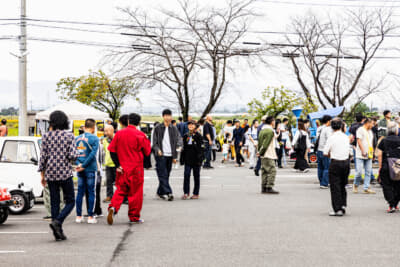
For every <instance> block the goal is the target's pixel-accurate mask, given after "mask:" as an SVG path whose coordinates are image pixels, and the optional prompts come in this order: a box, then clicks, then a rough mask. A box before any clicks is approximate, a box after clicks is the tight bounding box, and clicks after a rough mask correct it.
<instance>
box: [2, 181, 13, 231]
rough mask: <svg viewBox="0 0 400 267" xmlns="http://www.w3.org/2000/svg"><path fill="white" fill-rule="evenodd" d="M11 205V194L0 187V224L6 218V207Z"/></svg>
mask: <svg viewBox="0 0 400 267" xmlns="http://www.w3.org/2000/svg"><path fill="white" fill-rule="evenodd" d="M12 204H13V201H12V200H11V194H10V192H8V189H7V188H6V187H2V186H0V224H3V223H4V222H5V221H6V220H7V218H8V207H9V206H11V205H12Z"/></svg>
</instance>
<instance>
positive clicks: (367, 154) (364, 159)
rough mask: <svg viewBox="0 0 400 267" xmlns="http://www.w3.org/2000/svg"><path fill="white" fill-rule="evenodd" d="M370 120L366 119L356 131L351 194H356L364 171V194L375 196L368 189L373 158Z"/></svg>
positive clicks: (373, 192)
mask: <svg viewBox="0 0 400 267" xmlns="http://www.w3.org/2000/svg"><path fill="white" fill-rule="evenodd" d="M371 128H372V122H371V119H369V118H366V119H365V122H364V125H363V126H362V127H360V128H358V130H357V133H356V134H357V149H356V159H355V160H356V162H357V167H356V175H355V178H354V184H353V193H358V186H359V185H360V182H361V175H362V171H363V169H364V172H365V175H364V191H363V192H364V193H365V194H375V191H373V190H371V189H370V188H369V186H370V181H371V165H372V158H373V157H374V149H373V147H372V138H373V133H372V131H371Z"/></svg>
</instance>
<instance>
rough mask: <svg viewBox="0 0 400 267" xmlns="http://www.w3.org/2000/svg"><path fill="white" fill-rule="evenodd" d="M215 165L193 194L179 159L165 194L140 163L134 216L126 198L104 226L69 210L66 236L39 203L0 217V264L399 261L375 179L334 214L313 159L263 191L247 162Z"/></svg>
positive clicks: (391, 220) (397, 230)
mask: <svg viewBox="0 0 400 267" xmlns="http://www.w3.org/2000/svg"><path fill="white" fill-rule="evenodd" d="M214 166H215V169H213V170H202V179H201V190H200V199H199V200H185V201H184V200H181V199H180V196H181V195H182V183H183V168H182V167H179V169H177V170H175V169H174V170H173V172H172V174H171V184H172V187H173V190H174V193H175V197H176V200H175V201H173V202H167V201H163V200H159V199H157V198H156V197H155V192H156V188H157V184H158V181H157V179H156V173H155V171H154V170H150V171H146V172H145V190H144V191H145V198H144V205H143V214H142V216H143V219H145V223H144V224H141V225H129V224H128V217H127V206H125V205H124V206H123V207H122V209H121V211H120V213H119V214H118V216H117V217H116V221H115V224H114V225H113V226H109V225H107V223H106V219H105V217H104V218H100V219H99V223H98V224H97V225H88V224H80V225H78V224H75V222H74V219H75V211H73V213H72V214H71V215H70V217H69V218H68V219H67V220H66V223H65V225H64V229H65V232H66V234H67V236H68V240H67V241H65V242H55V241H54V239H53V237H52V235H51V233H50V230H49V227H48V222H45V221H43V220H42V217H43V216H45V210H44V207H43V205H42V204H37V205H36V206H35V207H34V208H33V210H32V211H30V212H28V213H27V214H24V215H19V216H10V217H9V219H8V221H7V222H6V223H5V224H4V225H0V266H279V267H282V266H283V267H284V266H307V267H308V266H396V267H397V266H400V256H399V252H398V247H399V243H400V242H399V236H400V227H399V222H400V213H395V214H386V213H385V209H386V203H385V201H384V198H383V195H382V190H381V189H380V188H379V187H376V188H374V189H375V190H376V191H377V194H376V195H364V194H358V195H354V194H352V193H351V192H350V191H348V192H349V199H348V205H349V208H348V215H346V216H345V217H342V218H336V217H329V216H328V212H329V211H330V209H331V206H330V194H329V190H321V189H319V186H318V183H317V178H316V169H312V170H311V171H310V173H307V174H299V173H295V172H294V171H293V170H292V169H290V168H286V169H279V170H278V176H277V181H276V182H277V185H276V189H277V190H279V191H280V192H281V194H279V195H262V194H260V177H256V176H254V173H253V172H251V171H250V170H249V169H248V167H242V168H238V167H235V166H234V163H232V162H229V163H227V164H221V163H218V162H216V163H214ZM246 166H247V165H246ZM104 192H105V191H104V190H103V193H104ZM103 210H104V211H105V210H106V204H103Z"/></svg>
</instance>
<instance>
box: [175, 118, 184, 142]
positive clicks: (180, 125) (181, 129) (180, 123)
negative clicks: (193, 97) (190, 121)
mask: <svg viewBox="0 0 400 267" xmlns="http://www.w3.org/2000/svg"><path fill="white" fill-rule="evenodd" d="M176 128H178V131H179V134H180V135H181V137H183V135H184V133H183V132H184V130H185V124H184V122H183V118H182V117H179V118H178V123H177V124H176Z"/></svg>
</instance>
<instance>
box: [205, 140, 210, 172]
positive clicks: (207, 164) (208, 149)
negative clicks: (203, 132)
mask: <svg viewBox="0 0 400 267" xmlns="http://www.w3.org/2000/svg"><path fill="white" fill-rule="evenodd" d="M204 145H205V150H204V154H205V155H204V156H205V159H206V161H205V162H204V167H211V164H210V162H211V150H212V146H211V145H210V143H209V142H208V141H204Z"/></svg>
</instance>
